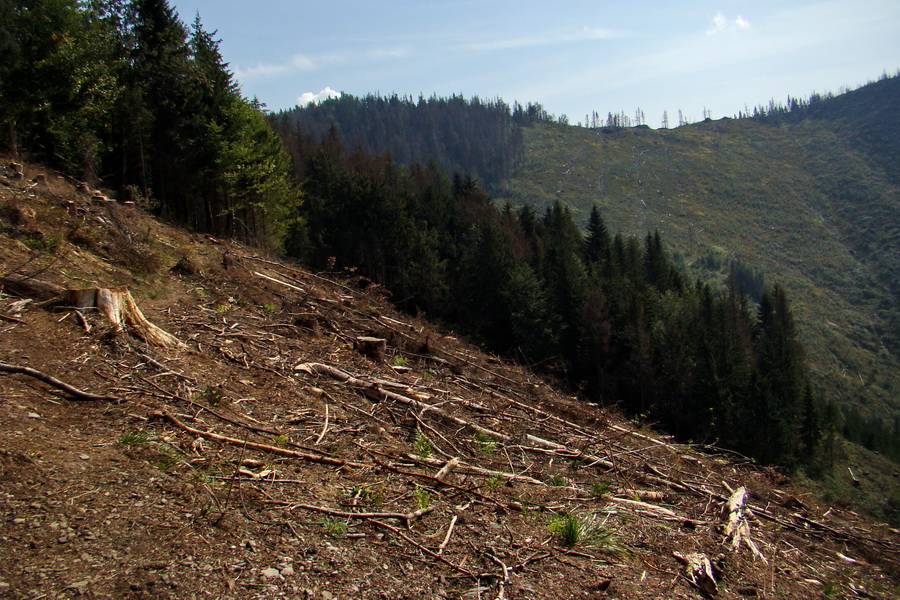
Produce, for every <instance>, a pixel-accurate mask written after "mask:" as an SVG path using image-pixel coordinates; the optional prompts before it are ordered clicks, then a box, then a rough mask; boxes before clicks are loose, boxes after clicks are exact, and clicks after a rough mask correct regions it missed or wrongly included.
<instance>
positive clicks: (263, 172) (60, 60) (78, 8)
mask: <svg viewBox="0 0 900 600" xmlns="http://www.w3.org/2000/svg"><path fill="white" fill-rule="evenodd" d="M0 7H2V8H0V12H2V13H3V14H2V18H0V45H2V46H3V57H4V58H3V60H2V62H0V124H2V126H3V131H4V132H5V138H4V140H3V141H4V142H5V145H6V146H7V147H8V149H9V150H10V151H12V152H13V153H14V154H16V153H21V154H22V155H25V156H31V157H34V158H39V159H41V160H44V161H46V162H48V163H49V164H51V165H53V166H56V167H58V168H60V169H63V170H64V171H66V172H67V173H69V174H71V175H73V176H76V177H78V178H80V179H83V180H85V181H87V182H88V183H91V184H96V183H98V182H99V181H100V180H102V183H103V185H104V186H105V187H106V188H108V189H113V190H115V191H116V192H117V195H118V196H119V198H120V199H130V200H137V201H141V202H147V203H151V204H154V205H157V206H158V207H159V209H160V211H161V213H162V214H164V215H166V216H167V217H169V218H171V219H174V220H176V221H177V222H179V223H182V224H185V225H187V226H190V227H194V228H199V229H202V230H205V231H211V232H214V233H218V234H223V235H230V236H232V237H235V238H239V239H247V240H253V241H255V242H257V243H260V244H263V245H267V246H271V247H277V246H278V245H279V244H280V240H281V238H282V236H283V235H284V232H285V231H286V229H287V228H288V226H289V224H290V223H291V218H292V214H293V210H294V208H295V207H296V205H297V203H298V201H299V193H298V192H297V190H296V186H295V184H294V182H293V181H292V180H291V179H290V170H289V166H290V160H289V158H288V157H287V154H286V153H285V152H284V149H283V148H282V146H281V143H280V140H279V138H278V136H277V135H275V134H274V132H273V131H272V130H271V128H270V127H269V126H268V124H267V123H266V121H265V117H264V116H263V114H262V112H261V111H260V110H259V107H258V106H257V104H256V103H255V102H253V101H248V100H246V99H244V98H243V97H242V96H241V94H240V90H239V89H238V87H237V85H236V84H235V83H234V81H233V79H232V76H231V73H230V72H229V71H228V69H227V65H226V64H225V62H224V61H223V60H222V57H221V55H220V53H219V49H218V42H217V41H216V39H215V36H214V34H211V33H209V32H207V31H206V30H204V28H203V26H202V24H201V22H200V20H199V18H198V19H197V20H195V21H194V23H193V25H192V26H190V27H188V26H186V25H185V24H184V23H183V22H182V21H181V20H180V19H179V18H178V16H177V15H176V14H175V12H174V10H173V9H172V8H171V7H170V6H169V4H168V2H166V1H165V0H135V1H133V2H127V3H124V2H117V1H102V0H97V1H93V2H77V1H76V0H40V1H31V0H28V1H22V2H9V1H4V2H2V3H0Z"/></svg>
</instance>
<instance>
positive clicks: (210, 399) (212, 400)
mask: <svg viewBox="0 0 900 600" xmlns="http://www.w3.org/2000/svg"><path fill="white" fill-rule="evenodd" d="M224 397H225V394H224V392H223V391H222V388H220V387H214V386H211V385H208V386H206V388H205V389H203V390H201V391H199V392H197V393H196V394H194V399H195V400H202V401H203V402H206V403H207V404H209V405H210V406H213V407H215V406H219V405H220V404H222V400H223V398H224Z"/></svg>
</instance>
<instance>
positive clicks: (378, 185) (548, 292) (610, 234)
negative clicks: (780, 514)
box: [0, 0, 900, 472]
mask: <svg viewBox="0 0 900 600" xmlns="http://www.w3.org/2000/svg"><path fill="white" fill-rule="evenodd" d="M0 52H2V53H3V55H4V56H6V57H9V58H8V60H4V61H3V63H2V64H0V122H2V126H3V132H4V135H3V137H2V143H3V145H4V146H5V149H6V151H7V152H9V153H11V154H12V155H16V156H24V157H28V158H29V159H36V160H42V161H44V162H46V163H48V164H50V165H52V166H54V167H55V168H57V169H59V170H60V171H62V172H65V173H67V174H69V175H71V176H73V177H77V178H80V179H82V180H85V181H88V182H91V183H93V184H97V183H100V182H102V185H103V186H104V187H106V188H109V189H113V190H116V193H117V195H118V197H119V198H122V199H132V200H135V201H137V202H140V203H142V204H144V205H145V206H147V207H149V208H151V209H153V210H156V211H157V212H158V214H160V215H161V216H163V217H164V218H167V219H169V220H171V221H173V222H176V223H179V224H182V225H184V226H186V227H189V228H191V229H194V230H197V231H203V232H209V233H211V234H214V235H219V236H228V237H231V238H234V239H238V240H242V241H245V242H249V243H254V244H258V245H260V246H263V247H265V248H268V249H270V250H273V251H280V252H285V253H287V254H288V255H291V256H293V257H296V258H298V259H300V260H302V261H304V262H306V264H308V265H310V266H311V267H313V268H316V269H320V270H334V271H339V270H342V269H343V270H356V272H357V273H359V274H361V275H364V276H365V277H366V278H368V279H369V280H371V282H373V283H374V284H376V285H377V286H380V287H381V288H382V289H383V290H386V292H387V293H389V294H390V295H391V296H392V299H393V301H394V302H395V303H397V304H398V305H399V306H401V307H403V308H404V309H406V310H408V311H410V312H412V313H423V314H424V315H426V316H427V317H429V318H431V319H434V320H436V321H438V322H440V323H441V324H443V325H444V326H445V327H447V328H450V329H454V330H456V331H459V332H460V333H462V334H465V335H467V336H469V337H471V338H472V339H474V340H477V341H478V342H480V343H481V344H483V345H485V346H486V347H488V348H490V349H491V350H493V351H495V352H497V353H502V354H504V355H506V356H508V357H511V358H513V359H515V360H518V361H520V362H522V363H524V364H527V365H530V366H532V367H533V368H534V369H536V370H538V371H540V372H542V373H544V374H546V375H547V376H550V377H554V378H556V379H557V380H559V381H560V382H562V383H563V384H564V385H566V386H568V387H569V389H571V390H572V391H573V393H577V394H579V395H580V396H581V397H582V398H583V399H584V400H585V401H586V402H592V403H596V404H597V405H599V406H603V407H616V408H618V409H620V410H622V411H624V412H625V413H626V414H628V415H630V416H632V417H633V418H634V419H635V420H638V421H640V422H643V423H648V424H652V425H654V426H656V427H659V428H661V429H663V430H665V431H668V432H669V433H671V434H672V435H673V436H675V438H676V439H678V440H680V441H684V442H690V443H696V444H700V445H706V444H708V445H714V446H716V447H719V448H725V449H728V450H731V451H733V452H735V453H737V454H738V455H740V456H744V457H748V458H750V459H753V460H755V461H758V462H760V463H763V464H771V465H781V466H785V467H792V468H793V467H805V468H806V469H808V470H809V471H810V472H822V471H825V470H827V469H828V468H830V466H831V465H832V464H833V461H834V448H835V444H836V440H837V439H838V436H840V435H841V434H842V433H843V434H846V435H848V436H850V437H853V436H854V435H855V436H857V438H859V440H858V441H861V442H865V441H866V440H868V443H869V444H871V445H872V447H877V449H879V450H880V451H883V452H885V453H888V454H890V455H892V456H894V457H895V458H897V459H900V442H898V440H900V437H898V435H897V431H896V430H895V429H896V427H894V430H892V428H891V427H889V426H887V425H884V424H882V422H881V421H877V422H874V421H867V420H866V417H864V416H862V415H860V414H857V417H858V419H857V420H856V421H853V419H850V418H847V416H846V415H844V414H842V412H841V410H840V408H839V407H838V405H837V403H836V401H835V399H834V398H830V397H829V396H828V395H827V394H825V393H822V390H821V389H820V388H821V386H817V385H816V380H815V379H814V377H813V376H811V374H810V370H809V367H808V365H807V356H806V353H805V351H804V348H803V345H802V344H801V342H800V332H799V331H798V324H797V322H796V320H795V318H794V314H793V313H794V311H793V309H792V306H791V300H792V299H791V298H790V297H789V293H788V292H787V291H786V288H785V287H784V286H782V285H779V284H778V283H775V282H774V281H773V282H772V283H764V282H763V281H762V280H761V278H760V277H759V276H758V274H756V272H755V271H754V270H753V268H752V267H748V266H747V265H746V264H742V263H740V262H731V263H728V264H729V265H730V266H729V268H728V272H727V273H726V276H725V278H724V280H723V281H721V282H718V283H716V282H712V281H710V280H709V279H707V278H704V277H700V276H698V275H697V274H696V273H692V272H691V271H690V270H689V269H686V268H685V265H684V264H683V262H684V261H683V260H680V259H679V258H678V257H676V256H675V255H673V254H672V252H671V251H670V250H669V249H668V248H667V243H666V237H665V235H664V234H663V233H661V231H660V230H659V229H656V228H652V229H649V230H647V231H644V232H641V233H639V234H626V233H622V232H621V231H613V230H612V228H611V226H610V225H609V223H608V220H607V216H606V212H607V209H606V207H605V205H603V206H601V203H600V202H596V201H595V202H591V204H590V205H589V207H585V208H583V209H582V213H583V214H581V213H576V212H573V209H572V208H571V207H570V205H569V204H567V203H565V202H562V201H560V200H559V199H553V198H548V199H547V202H545V205H544V206H540V207H536V206H535V205H534V204H529V203H525V202H518V201H515V200H517V199H516V197H515V195H514V194H510V193H509V192H510V190H511V189H512V188H511V187H510V185H509V182H510V180H511V179H512V178H513V176H514V175H515V174H516V173H517V172H518V170H520V169H521V168H522V166H523V165H525V164H526V158H525V147H526V143H527V140H528V137H529V135H532V134H533V132H536V131H545V130H540V129H539V128H540V127H545V128H546V127H551V128H557V127H563V126H562V125H560V124H559V123H554V122H553V118H552V117H550V116H548V115H547V114H546V113H545V111H544V110H543V108H542V107H541V106H540V105H536V104H529V105H527V106H524V107H523V106H521V105H519V104H513V105H512V107H510V106H509V105H507V104H505V103H504V102H502V101H500V100H491V101H483V100H480V99H477V98H474V99H471V100H464V99H463V98H461V97H457V96H454V97H451V98H437V97H432V98H428V99H425V98H419V99H418V100H417V101H414V100H412V99H410V98H397V97H392V98H376V97H371V96H370V97H366V98H363V99H355V98H350V97H342V98H339V99H335V100H331V101H327V102H324V103H322V104H321V105H318V106H311V107H308V108H306V109H303V110H300V109H298V110H294V111H286V112H282V113H278V114H274V115H272V114H266V112H265V111H264V107H263V106H262V105H261V104H260V103H259V101H257V100H255V99H247V98H244V97H243V96H242V94H241V91H240V89H239V87H238V86H237V84H236V83H235V81H234V79H233V76H232V74H231V72H230V71H229V69H228V65H227V64H226V63H225V62H224V61H223V59H222V56H221V54H220V52H219V47H218V41H217V40H216V34H215V32H209V31H206V30H205V29H204V27H203V24H202V22H201V20H200V18H199V17H198V18H196V19H195V20H194V21H193V23H192V24H191V25H190V26H188V25H185V24H184V23H183V22H182V21H181V20H180V18H179V17H178V15H177V14H176V13H175V12H174V10H173V9H172V7H171V6H170V5H169V4H168V2H167V1H166V0H129V1H119V0H92V1H89V2H77V1H75V0H40V1H37V0H30V1H29V0H22V1H13V0H0ZM804 108H809V109H812V107H804ZM798 110H799V108H798ZM776 112H777V111H770V112H767V113H766V114H765V115H757V118H760V119H761V118H769V119H775V118H789V117H790V113H791V111H787V113H788V114H786V115H783V116H779V115H778V114H776ZM423 132H425V133H426V134H427V133H428V132H431V135H430V136H429V135H425V134H423ZM435 132H441V133H440V135H436V134H435ZM529 132H531V133H529ZM894 147H895V146H894ZM500 190H506V192H507V195H508V196H509V201H505V202H504V201H500V202H498V201H497V200H495V199H494V198H495V197H496V196H497V195H498V194H497V192H498V191H500ZM851 422H852V423H853V424H854V427H858V429H857V430H856V431H857V433H854V432H853V431H852V430H851V429H849V428H848V426H847V425H848V423H851ZM891 425H894V424H891ZM863 438H865V439H863Z"/></svg>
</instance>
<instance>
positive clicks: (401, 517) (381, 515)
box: [288, 504, 434, 527]
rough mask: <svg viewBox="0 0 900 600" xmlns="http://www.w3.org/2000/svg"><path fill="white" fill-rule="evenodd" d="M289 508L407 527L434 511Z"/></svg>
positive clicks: (301, 506) (300, 505)
mask: <svg viewBox="0 0 900 600" xmlns="http://www.w3.org/2000/svg"><path fill="white" fill-rule="evenodd" d="M289 506H290V508H289V509H288V510H294V509H295V508H302V509H304V510H311V511H313V512H320V513H323V514H326V515H331V516H333V517H342V518H345V519H366V520H370V519H396V520H398V521H403V522H404V523H405V524H406V526H407V527H409V523H410V522H411V521H414V520H415V519H418V518H419V517H421V516H423V515H427V514H428V513H430V512H431V511H433V510H434V506H429V507H428V508H422V509H419V510H416V511H413V512H411V513H388V512H368V513H366V512H347V511H343V510H335V509H333V508H327V507H325V506H315V505H312V504H289Z"/></svg>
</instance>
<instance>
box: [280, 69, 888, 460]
mask: <svg viewBox="0 0 900 600" xmlns="http://www.w3.org/2000/svg"><path fill="white" fill-rule="evenodd" d="M898 82H900V78H897V77H883V78H882V79H881V80H880V81H878V82H875V83H872V84H869V85H867V86H864V87H862V88H860V89H858V90H854V91H852V92H847V93H844V94H841V95H838V96H835V95H832V94H827V95H820V94H814V95H813V96H811V97H810V98H808V99H796V98H789V99H788V101H787V104H784V105H783V104H780V103H777V102H774V101H773V102H771V103H770V104H769V105H768V106H765V107H758V108H756V109H754V110H753V111H752V116H745V117H744V118H741V119H723V120H720V121H715V122H713V121H705V122H702V123H696V124H692V125H687V126H684V127H680V128H678V129H674V130H655V131H654V130H650V129H648V128H646V127H637V128H624V127H617V126H615V123H612V126H607V127H602V128H593V129H587V128H580V127H569V126H566V125H563V124H559V123H556V122H555V120H554V119H553V118H552V117H550V116H549V115H547V114H546V113H545V112H544V111H543V109H542V108H541V107H540V106H539V105H534V106H529V107H528V109H527V110H524V109H522V108H521V107H520V106H518V105H514V108H513V109H512V112H511V117H512V119H511V120H510V123H511V125H512V126H513V127H515V128H518V129H520V131H521V133H516V134H515V135H514V136H512V137H513V138H515V139H518V138H519V137H520V136H521V138H522V139H523V140H524V141H523V150H522V151H521V152H520V151H516V152H515V153H514V155H515V156H517V157H521V161H519V162H517V163H516V164H517V165H518V166H517V167H516V171H515V176H513V177H512V178H511V179H509V180H508V185H505V186H498V185H497V180H496V179H487V180H486V181H485V183H484V184H483V186H484V187H487V188H488V189H491V190H493V191H494V195H495V196H496V197H498V198H499V200H498V201H497V202H495V204H501V205H502V204H503V202H509V203H511V205H512V206H513V208H514V210H515V211H518V207H521V206H530V207H532V208H533V209H534V211H535V213H536V214H537V215H540V214H542V212H543V211H544V210H547V209H549V208H550V207H552V206H553V205H554V204H555V203H556V202H562V203H563V205H564V206H567V207H569V208H570V209H571V211H572V216H573V219H574V221H575V222H576V224H577V225H578V227H579V228H580V229H582V231H584V229H585V228H586V227H587V224H588V217H589V215H590V214H591V211H592V209H593V207H595V206H597V207H599V208H600V212H601V214H602V216H603V218H604V220H605V221H606V223H607V226H608V227H609V229H610V231H611V232H616V231H621V232H622V233H624V234H627V235H632V236H637V237H644V236H645V235H646V234H647V233H648V232H652V231H654V230H658V231H659V232H660V233H661V235H662V239H663V241H664V242H665V244H666V245H668V246H670V247H671V249H672V251H673V259H674V261H675V262H676V264H677V265H678V267H679V269H681V270H682V271H683V272H685V273H690V274H691V277H695V276H696V277H700V278H701V279H702V280H703V281H704V282H707V283H710V284H711V285H712V286H713V287H714V289H717V290H720V291H722V290H727V289H728V288H729V284H728V282H729V281H732V282H737V283H739V284H740V286H741V289H742V291H743V292H744V293H746V294H748V296H749V297H750V299H751V300H753V301H754V302H759V301H760V299H761V298H762V295H763V294H764V292H765V290H766V289H767V288H770V287H771V286H772V285H773V284H775V283H781V284H782V285H783V286H784V290H785V292H786V294H787V295H788V297H790V298H792V299H794V300H795V302H797V318H798V322H799V336H800V339H802V340H803V342H804V344H805V345H806V347H807V351H806V356H807V360H808V361H809V362H810V365H811V367H812V369H813V372H814V376H813V377H812V380H813V383H814V387H815V388H816V389H817V390H818V392H819V394H820V396H821V397H823V398H830V399H832V400H834V401H835V402H837V403H838V404H839V405H840V406H842V407H843V413H844V414H843V417H844V418H843V420H842V421H843V425H842V428H843V430H844V432H845V433H846V434H848V435H850V436H851V437H852V438H854V439H856V440H857V441H860V442H863V443H865V444H866V445H867V446H869V447H879V448H881V449H882V450H885V449H887V447H893V446H895V445H896V444H897V441H898V435H900V427H898V423H897V420H896V418H897V417H898V414H900V406H898V405H897V402H896V390H897V389H900V363H898V359H897V356H898V349H900V312H898V311H897V310H896V306H897V305H898V304H900V295H898V289H897V285H898V281H900V275H898V270H900V250H898V248H900V234H898V227H900V224H898V218H897V215H898V214H900V209H898V190H897V185H896V180H897V165H898V164H900V160H897V159H896V158H897V152H898V149H897V146H898V144H897V143H896V139H898V135H900V124H898V116H897V113H896V111H895V110H894V109H893V107H894V106H895V105H896V103H897V101H898V88H900V83H898ZM454 100H455V101H456V102H455V104H454V106H455V108H456V112H457V113H461V115H462V116H461V117H460V115H459V114H457V118H456V119H453V120H441V119H437V118H429V119H425V118H422V116H423V115H424V114H426V112H427V113H428V114H429V115H430V114H433V113H434V111H435V110H436V109H439V108H440V107H442V106H447V105H448V104H450V103H451V102H450V101H446V100H444V101H437V100H436V99H432V101H431V102H430V107H429V108H428V109H427V110H426V109H425V103H424V101H421V100H420V102H419V103H418V104H415V103H412V102H411V101H405V102H404V101H397V100H396V99H394V100H393V101H388V100H382V101H380V102H376V101H375V99H373V98H367V99H366V100H365V101H363V100H357V99H354V98H351V97H346V96H345V97H343V98H341V99H340V100H339V101H336V100H330V101H327V102H324V103H323V104H322V105H319V106H310V107H307V108H303V109H296V110H295V111H291V112H290V113H289V116H290V118H291V119H295V120H300V119H302V120H303V121H304V122H305V123H306V125H304V127H303V128H298V127H293V128H292V127H290V126H288V123H291V122H294V123H295V122H296V121H288V120H286V119H287V116H286V115H280V116H279V117H278V119H277V120H276V123H277V124H278V127H279V128H280V129H281V130H282V131H283V132H284V133H285V135H286V136H287V137H288V138H290V139H294V140H303V139H306V140H307V142H306V145H308V144H309V143H312V142H315V141H318V140H320V139H322V136H323V135H325V132H328V131H330V132H331V134H332V135H335V136H338V132H339V131H341V130H346V131H348V132H351V133H350V135H351V137H352V139H353V145H356V144H363V145H364V147H365V148H367V149H369V150H384V149H385V148H384V147H383V146H381V145H378V144H373V143H372V141H371V139H372V138H371V136H368V137H367V136H363V135H360V133H359V132H360V131H362V130H363V129H365V128H364V127H360V125H359V124H360V123H362V122H367V118H368V117H366V115H367V113H368V111H369V110H370V109H369V108H368V107H369V106H372V105H374V104H377V105H378V106H380V107H381V108H382V110H381V112H382V114H385V113H386V114H389V115H390V114H393V115H394V116H393V117H389V118H390V119H392V120H393V122H397V120H398V119H400V117H399V116H398V115H401V114H402V115H403V117H402V118H403V120H404V123H407V124H412V123H415V126H404V128H403V133H404V135H403V136H402V139H403V148H419V149H420V151H422V152H425V154H421V155H419V156H418V158H419V160H420V161H422V162H425V161H426V160H428V159H429V158H435V159H436V160H437V161H438V162H439V163H440V162H441V161H443V164H448V163H449V164H453V160H452V159H451V158H450V156H449V155H448V153H447V148H446V147H437V146H428V145H427V144H425V143H424V141H425V140H430V139H441V138H446V137H448V136H450V135H452V134H453V132H454V131H456V130H458V129H460V128H462V129H465V128H466V127H468V125H467V123H468V121H467V119H470V120H471V119H472V118H473V117H466V116H465V115H466V111H464V110H462V109H463V108H465V106H466V104H465V103H464V102H461V101H459V99H454ZM401 106H402V108H400V107H401ZM471 112H472V113H473V114H477V113H478V111H471ZM338 114H341V115H343V116H342V117H341V118H338V117H337V115H338ZM410 115H418V116H410ZM495 116H496V115H495ZM332 127H333V128H332ZM335 139H337V138H335ZM490 141H492V140H487V139H486V140H485V142H490ZM493 142H494V143H502V140H499V139H497V138H494V139H493ZM291 145H292V144H290V143H289V146H291ZM293 146H294V148H295V149H299V148H301V147H302V146H304V142H302V141H300V142H299V143H294V144H293ZM426 147H427V148H428V149H429V150H426ZM403 148H399V147H398V149H390V150H388V151H389V153H390V155H391V156H394V155H395V153H399V154H400V155H402V156H408V155H409V152H408V151H407V150H406V149H403ZM480 152H481V153H484V152H485V150H484V149H480ZM296 157H297V150H295V158H296ZM413 168H414V169H415V168H418V167H415V166H413ZM460 172H461V173H464V171H460ZM499 179H501V180H506V177H505V173H504V174H503V177H501V178H499ZM429 272H431V271H429ZM890 440H893V441H890Z"/></svg>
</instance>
